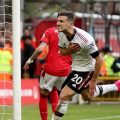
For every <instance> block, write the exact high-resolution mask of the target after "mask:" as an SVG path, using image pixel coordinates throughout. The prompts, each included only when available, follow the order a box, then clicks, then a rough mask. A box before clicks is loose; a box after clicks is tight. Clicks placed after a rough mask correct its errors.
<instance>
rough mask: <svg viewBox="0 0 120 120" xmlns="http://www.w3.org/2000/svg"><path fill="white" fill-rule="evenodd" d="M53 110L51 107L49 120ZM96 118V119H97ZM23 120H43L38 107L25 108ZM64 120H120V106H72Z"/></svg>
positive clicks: (23, 109)
mask: <svg viewBox="0 0 120 120" xmlns="http://www.w3.org/2000/svg"><path fill="white" fill-rule="evenodd" d="M50 116H51V110H50V106H49V120H51V119H50ZM95 118H96V119H95ZM22 120H41V119H40V117H39V110H38V106H24V107H23V108H22ZM63 120H120V105H73V104H72V105H70V106H69V108H68V111H67V113H66V114H65V116H64V117H63Z"/></svg>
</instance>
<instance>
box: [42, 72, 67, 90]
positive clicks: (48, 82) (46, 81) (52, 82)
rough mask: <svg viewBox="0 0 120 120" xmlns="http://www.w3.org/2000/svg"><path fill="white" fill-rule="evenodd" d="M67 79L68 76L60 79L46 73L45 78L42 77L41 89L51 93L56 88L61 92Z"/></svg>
mask: <svg viewBox="0 0 120 120" xmlns="http://www.w3.org/2000/svg"><path fill="white" fill-rule="evenodd" d="M66 78H67V76H66V77H58V76H52V75H49V74H47V73H45V75H44V76H41V77H40V88H42V89H47V90H48V91H49V92H51V91H52V90H53V87H54V86H55V87H56V88H57V89H58V90H61V87H62V84H63V82H64V81H65V79H66Z"/></svg>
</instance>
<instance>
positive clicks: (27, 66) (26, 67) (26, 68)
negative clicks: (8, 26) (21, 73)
mask: <svg viewBox="0 0 120 120" xmlns="http://www.w3.org/2000/svg"><path fill="white" fill-rule="evenodd" d="M31 63H33V60H30V59H28V60H27V62H26V63H25V65H24V67H23V69H24V70H28V69H29V64H31Z"/></svg>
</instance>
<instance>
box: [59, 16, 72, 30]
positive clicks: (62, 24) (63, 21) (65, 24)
mask: <svg viewBox="0 0 120 120" xmlns="http://www.w3.org/2000/svg"><path fill="white" fill-rule="evenodd" d="M70 26H71V24H70V21H68V19H67V17H66V16H58V18H57V29H58V31H59V32H63V31H68V29H69V27H70Z"/></svg>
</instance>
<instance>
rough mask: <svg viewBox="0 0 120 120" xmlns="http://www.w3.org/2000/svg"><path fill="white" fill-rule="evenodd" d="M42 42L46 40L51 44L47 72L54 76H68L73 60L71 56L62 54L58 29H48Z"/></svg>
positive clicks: (47, 59)
mask: <svg viewBox="0 0 120 120" xmlns="http://www.w3.org/2000/svg"><path fill="white" fill-rule="evenodd" d="M40 42H46V43H47V44H48V45H49V52H48V55H47V58H46V63H45V66H44V69H45V72H46V73H48V74H50V75H54V76H60V77H64V76H67V75H68V74H69V73H70V70H71V63H72V60H71V56H63V55H61V54H60V50H59V46H58V31H57V29H56V28H49V29H48V30H46V31H45V33H44V35H43V36H42V38H41V40H40Z"/></svg>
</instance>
